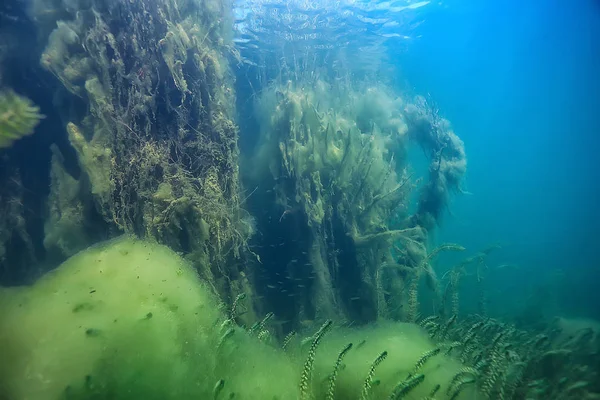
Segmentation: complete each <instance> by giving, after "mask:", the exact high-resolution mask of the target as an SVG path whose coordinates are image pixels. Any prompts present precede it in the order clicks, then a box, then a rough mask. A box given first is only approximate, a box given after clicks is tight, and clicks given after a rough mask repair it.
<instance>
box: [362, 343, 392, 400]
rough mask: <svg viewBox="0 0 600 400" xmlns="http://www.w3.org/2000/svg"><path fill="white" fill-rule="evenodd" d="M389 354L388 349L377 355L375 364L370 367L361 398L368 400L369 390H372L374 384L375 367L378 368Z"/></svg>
mask: <svg viewBox="0 0 600 400" xmlns="http://www.w3.org/2000/svg"><path fill="white" fill-rule="evenodd" d="M387 355H388V352H387V351H384V352H382V353H381V354H379V355H378V356H377V358H376V359H375V361H373V364H371V368H369V373H368V374H367V378H366V379H365V383H364V384H363V390H362V393H361V395H360V398H361V400H368V398H369V392H370V391H371V386H372V385H373V375H375V369H377V366H378V365H379V364H381V363H382V362H383V360H385V359H386V358H387Z"/></svg>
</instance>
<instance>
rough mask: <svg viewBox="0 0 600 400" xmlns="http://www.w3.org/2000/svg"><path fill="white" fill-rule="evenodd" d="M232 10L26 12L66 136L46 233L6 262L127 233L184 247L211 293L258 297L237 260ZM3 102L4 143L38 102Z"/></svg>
mask: <svg viewBox="0 0 600 400" xmlns="http://www.w3.org/2000/svg"><path fill="white" fill-rule="evenodd" d="M230 8H231V7H230V4H229V3H228V2H221V1H209V2H199V1H194V0H160V1H154V0H152V1H145V0H144V1H135V2H129V1H126V2H122V1H113V0H93V1H84V2H70V1H64V2H60V1H59V2H56V1H46V0H36V1H33V2H31V3H30V4H28V7H27V14H28V16H29V18H30V19H31V21H32V24H35V29H37V30H38V32H39V35H38V40H39V41H40V43H37V44H36V45H37V46H38V47H40V48H41V49H42V51H41V54H40V55H39V65H40V67H41V68H43V69H44V70H45V72H49V73H50V74H51V75H50V77H51V76H53V77H54V80H53V81H51V82H46V84H47V85H48V86H50V85H52V87H51V90H52V92H53V94H54V104H53V106H57V107H56V109H55V110H53V112H54V113H56V114H57V115H54V116H53V118H54V119H53V120H54V121H57V120H58V121H60V122H61V123H62V127H61V129H62V130H63V131H64V135H63V136H64V137H65V138H67V140H66V141H61V146H62V147H60V146H56V145H55V146H52V150H51V158H52V161H51V166H50V167H49V170H48V175H49V176H50V180H51V182H50V183H51V190H50V193H49V194H44V196H47V197H45V198H44V201H43V203H44V204H43V205H42V206H44V207H45V210H43V212H41V211H40V210H35V212H36V213H38V214H43V215H42V217H43V220H44V222H43V224H40V225H43V237H42V238H40V237H38V236H39V232H38V231H37V230H32V229H31V228H29V229H28V230H25V231H23V232H22V233H23V234H22V236H24V239H23V242H25V243H27V242H34V244H35V246H37V248H36V249H34V250H31V251H30V250H29V249H27V248H26V247H25V246H22V250H24V251H22V256H15V257H13V260H12V261H11V263H17V262H18V263H22V264H28V263H29V260H31V259H34V258H35V256H37V255H39V254H43V253H46V254H47V258H48V259H50V260H52V262H56V260H58V261H62V260H64V259H65V258H66V257H69V256H71V255H73V254H75V253H77V252H78V251H80V250H82V249H84V248H86V247H87V246H89V245H91V244H93V243H95V242H97V241H98V240H101V239H105V238H108V237H113V236H115V235H119V234H122V233H130V234H136V235H138V236H141V237H151V238H155V239H157V240H159V241H160V242H161V243H164V244H167V245H168V246H170V247H171V248H172V249H174V250H175V251H179V252H182V253H185V254H186V255H187V256H188V257H189V258H190V259H191V260H193V261H194V263H195V264H196V267H197V268H198V270H200V271H201V273H202V276H203V278H204V279H205V280H206V281H207V282H210V285H211V287H213V290H214V291H215V292H219V293H221V294H222V295H226V296H228V297H231V298H234V297H235V296H236V295H237V294H238V293H239V292H240V291H241V289H242V287H245V292H247V293H251V290H250V288H249V287H248V284H247V278H246V277H244V276H242V275H240V273H239V269H238V268H237V267H235V265H234V264H235V261H233V260H236V259H238V258H240V257H242V256H243V252H244V249H245V246H246V242H247V240H248V238H249V237H250V236H251V235H252V234H253V233H254V232H253V223H252V218H251V217H250V216H249V215H248V214H247V213H246V212H245V211H244V210H243V209H242V208H241V207H240V202H241V201H240V193H241V189H240V185H239V179H238V148H237V135H238V128H237V125H236V124H235V122H234V118H235V107H234V105H235V98H234V92H233V82H234V81H233V75H232V72H231V70H230V68H229V66H228V60H229V58H235V57H236V56H237V52H236V50H235V48H234V47H233V46H232V41H231V39H232V36H231V30H232V28H231V23H232V22H231V18H230V17H229V16H228V15H229V13H230V12H231V10H230ZM17 99H18V101H16V100H17ZM9 102H10V105H11V107H12V105H15V104H17V105H19V107H18V108H17V110H21V111H22V112H20V113H19V116H20V117H19V118H20V119H19V120H18V121H17V120H16V119H15V118H11V119H6V118H4V116H5V115H6V112H5V111H4V108H6V107H5V106H7V104H8V103H9ZM0 106H1V107H2V110H3V111H2V116H1V117H0V118H1V119H0V127H1V128H2V130H1V132H2V133H1V134H0V136H1V137H2V139H0V143H1V145H2V146H5V145H8V144H9V141H12V140H13V139H14V138H16V137H17V136H19V135H24V134H29V133H31V131H32V129H33V126H34V125H35V123H36V122H37V120H38V119H39V114H38V113H37V110H36V109H35V108H33V106H31V105H30V104H29V103H28V102H27V101H24V100H23V99H21V98H17V97H15V96H14V95H9V94H8V92H7V94H5V95H3V96H2V97H1V98H0ZM13 108H14V107H13ZM11 110H12V108H11ZM7 127H8V128H10V129H11V130H10V131H8V130H6V129H5V128H7ZM65 146H70V148H66V149H65ZM73 154H74V155H75V159H73ZM69 157H70V158H69ZM74 163H76V165H75V166H74V165H73V164H74ZM6 164H7V168H8V167H10V165H8V164H9V163H6ZM18 172H19V171H15V172H11V174H12V176H11V178H15V179H18ZM36 206H37V204H36ZM21 216H22V218H24V219H25V218H26V216H24V215H22V214H21ZM36 217H37V218H40V217H39V216H37V215H36ZM30 218H31V217H30ZM27 222H28V223H29V225H30V226H31V222H30V221H27ZM36 229H37V227H36ZM11 230H13V229H11V224H10V223H8V222H6V224H3V225H2V231H3V233H4V232H5V231H7V232H9V231H11ZM2 239H5V240H3V242H2V243H3V244H4V243H7V242H8V241H9V240H10V238H4V237H2ZM28 252H30V254H29V255H26V254H25V253H28Z"/></svg>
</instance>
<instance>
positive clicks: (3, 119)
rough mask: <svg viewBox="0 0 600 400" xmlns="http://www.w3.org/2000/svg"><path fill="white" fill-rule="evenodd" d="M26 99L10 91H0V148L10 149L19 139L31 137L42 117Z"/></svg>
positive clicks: (37, 109)
mask: <svg viewBox="0 0 600 400" xmlns="http://www.w3.org/2000/svg"><path fill="white" fill-rule="evenodd" d="M39 111H40V110H39V108H38V107H37V106H35V105H34V104H33V103H32V102H31V100H29V99H28V98H26V97H23V96H19V95H18V94H16V93H15V92H13V91H12V90H2V91H0V148H5V147H10V146H12V144H13V142H14V141H16V140H19V139H20V138H22V137H24V136H27V135H31V134H32V133H33V131H34V128H35V126H36V125H37V124H38V123H39V122H40V119H42V118H43V116H42V115H41V114H40V113H39Z"/></svg>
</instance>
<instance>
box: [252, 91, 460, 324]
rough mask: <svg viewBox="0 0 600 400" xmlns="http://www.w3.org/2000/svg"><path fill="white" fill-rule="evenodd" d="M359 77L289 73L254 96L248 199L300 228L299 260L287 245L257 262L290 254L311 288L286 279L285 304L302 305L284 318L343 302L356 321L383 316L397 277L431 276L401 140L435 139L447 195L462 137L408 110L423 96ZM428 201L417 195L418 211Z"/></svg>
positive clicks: (438, 176) (326, 311)
mask: <svg viewBox="0 0 600 400" xmlns="http://www.w3.org/2000/svg"><path fill="white" fill-rule="evenodd" d="M358 86H359V87H358V88H354V87H352V86H351V85H347V86H346V85H344V84H331V83H329V82H326V81H321V80H317V81H316V82H315V84H314V85H312V86H311V87H312V89H311V90H307V89H306V87H304V86H302V84H301V82H293V81H290V82H284V83H281V84H277V83H275V84H273V85H272V87H269V88H268V90H263V91H262V92H261V94H260V96H259V97H258V98H257V102H256V107H255V110H256V118H257V120H258V121H259V123H260V132H261V133H260V139H259V143H258V146H257V149H256V151H255V153H254V154H253V155H252V157H251V162H252V165H253V168H252V169H249V170H248V174H247V175H246V179H247V181H248V182H251V184H253V185H254V184H258V185H262V190H261V189H259V191H258V192H257V193H256V194H255V195H254V197H253V199H250V203H249V206H250V208H251V209H252V203H253V202H256V204H257V205H258V204H261V205H262V204H264V203H265V202H267V203H268V204H274V206H277V207H279V209H280V210H281V211H280V216H279V217H278V224H279V225H280V226H281V225H286V224H296V225H298V226H297V227H294V228H293V229H295V230H301V231H302V232H303V233H304V234H305V237H306V236H308V238H307V239H305V240H302V243H303V244H304V246H305V247H304V248H302V249H300V250H302V251H303V252H304V253H302V254H301V255H299V256H298V257H302V258H304V259H305V260H306V263H303V264H304V265H302V264H301V263H295V264H294V263H292V262H291V261H293V260H294V259H295V258H292V257H293V256H291V257H290V259H288V260H285V259H283V260H277V261H275V260H274V259H273V260H269V259H268V257H269V253H267V252H263V254H261V259H262V260H263V262H265V260H266V262H267V263H271V262H273V263H275V262H277V263H279V264H280V263H284V264H288V266H287V267H286V268H287V269H288V271H287V272H288V273H289V275H290V276H291V277H292V278H295V277H296V276H298V277H299V279H300V280H301V281H303V282H302V285H303V287H307V288H308V289H307V290H297V289H295V288H290V289H288V290H292V291H293V292H294V293H295V294H296V296H298V297H299V298H300V299H302V301H299V302H297V303H296V304H294V305H290V309H296V308H298V307H299V308H300V309H299V312H298V313H297V315H298V316H297V317H293V316H291V315H290V316H289V317H290V318H294V319H301V318H303V315H306V316H310V317H309V318H310V319H312V318H313V317H312V316H313V315H315V316H316V318H317V319H319V318H329V317H333V316H337V315H339V313H340V312H341V313H342V315H343V316H344V317H345V318H349V319H353V320H359V321H361V322H367V321H371V320H374V319H376V318H378V317H388V316H390V315H389V312H388V311H389V307H388V302H394V301H397V300H396V299H395V298H396V297H398V296H401V293H402V292H404V290H402V288H398V287H397V286H402V285H404V284H405V283H406V282H408V280H409V277H412V276H414V274H415V273H414V272H413V271H412V270H423V271H425V275H427V277H428V281H429V282H430V283H431V286H432V287H435V286H436V283H435V281H436V278H435V274H434V273H433V270H432V268H431V266H430V264H429V263H428V262H427V260H428V258H427V230H429V229H432V228H433V226H432V225H431V224H429V223H427V224H422V223H421V221H423V220H424V217H422V216H416V215H413V216H410V215H407V212H406V205H407V202H408V195H409V193H410V190H411V189H412V188H413V184H414V182H412V181H411V176H412V174H411V173H410V172H409V169H408V166H407V165H406V157H405V152H406V146H407V144H408V142H409V140H410V139H414V140H416V141H417V142H419V143H425V144H426V145H427V146H429V147H431V148H434V149H437V150H436V151H437V152H438V153H439V154H438V155H437V158H436V159H435V160H434V161H432V163H435V165H436V166H437V167H436V171H437V172H436V173H435V174H432V176H433V177H434V178H432V179H435V181H436V182H437V183H436V185H437V186H436V187H437V188H438V189H436V190H438V191H439V188H440V187H443V189H444V194H443V195H442V197H443V198H446V196H447V193H448V192H449V191H451V190H452V189H453V188H456V185H457V184H458V182H457V181H456V179H457V178H458V177H459V176H460V171H461V169H460V168H459V166H460V165H463V166H464V165H466V164H465V158H464V152H463V150H462V142H460V140H459V139H458V138H457V137H456V135H454V133H453V132H451V130H450V129H449V126H448V123H447V121H445V120H442V119H440V118H437V119H435V120H434V119H433V117H431V115H430V114H423V113H424V111H423V112H422V114H423V115H421V114H419V115H416V114H415V113H417V114H418V113H420V112H421V111H418V110H421V108H423V107H426V105H419V106H418V107H417V106H414V107H412V108H411V107H408V106H407V105H406V103H405V102H404V101H403V100H402V99H400V98H394V97H392V96H391V95H390V94H388V93H387V92H386V91H385V90H383V89H382V88H379V87H369V86H367V85H366V84H365V85H364V87H363V86H360V84H359V85H358ZM342 99H345V100H342ZM415 110H417V111H415ZM409 114H410V117H409ZM412 123H414V124H415V126H414V127H413V126H409V124H412ZM427 124H429V125H427ZM411 132H412V133H411ZM441 181H443V182H442V183H440V182H441ZM423 201H424V200H423ZM427 207H428V206H427V205H425V204H423V205H422V207H421V208H420V211H419V213H421V214H423V213H424V212H425V211H424V210H426V209H427ZM436 216H438V215H437V214H436ZM272 221H273V217H272V216H270V215H269V219H268V220H263V221H261V220H260V219H259V224H261V223H262V224H265V225H264V227H262V228H261V231H262V232H267V233H268V232H269V231H276V230H278V229H279V228H278V227H276V226H273V225H274V222H272ZM290 226H291V225H290ZM265 240H269V238H268V237H266V239H265ZM265 244H268V242H267V243H265ZM300 266H302V267H303V268H304V269H306V266H309V267H310V273H307V272H305V271H299V268H298V267H300ZM342 266H343V268H344V279H341V278H340V276H341V275H340V272H339V271H340V268H342ZM392 266H393V267H392ZM259 267H260V266H259ZM420 273H421V272H420V271H419V272H416V274H420ZM303 277H304V278H303ZM416 278H417V280H416V281H415V282H416V283H414V284H418V276H417V277H416ZM308 279H310V280H308ZM384 282H385V283H384ZM414 284H413V285H414ZM334 288H337V289H334ZM392 288H394V290H392ZM396 289H398V290H396ZM386 293H387V294H386ZM304 299H306V300H307V301H304ZM286 301H287V302H291V300H289V299H286ZM415 305H416V303H415ZM394 308H395V309H397V307H394ZM413 308H414V307H413ZM394 317H396V318H398V317H399V316H398V315H395V316H394ZM286 318H288V316H286Z"/></svg>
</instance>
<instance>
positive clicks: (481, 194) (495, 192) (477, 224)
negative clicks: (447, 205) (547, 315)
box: [390, 0, 600, 311]
mask: <svg viewBox="0 0 600 400" xmlns="http://www.w3.org/2000/svg"><path fill="white" fill-rule="evenodd" d="M445 5H446V6H445V7H437V8H436V7H431V8H430V9H429V10H428V13H427V15H426V17H425V19H426V22H425V23H424V24H422V25H421V26H420V27H419V35H420V37H419V38H418V39H417V40H414V41H413V42H412V43H411V45H410V46H409V48H408V49H407V50H405V51H395V50H394V49H393V48H392V49H390V52H391V53H392V54H394V56H393V57H394V58H395V59H396V60H398V61H397V62H398V64H399V65H401V70H402V71H401V73H402V77H403V79H405V80H406V81H407V84H408V85H410V86H411V87H413V88H414V90H415V91H416V92H420V93H430V94H431V96H432V97H433V98H434V99H435V100H436V102H437V103H438V105H439V107H440V109H441V110H442V112H443V113H444V115H445V116H446V117H447V118H448V119H450V120H451V121H452V123H453V126H454V127H455V129H456V131H457V133H458V134H459V135H460V137H461V138H462V139H463V140H464V142H465V146H466V150H467V155H468V159H469V168H468V173H467V174H468V176H467V179H466V182H465V183H466V186H465V188H466V190H468V191H469V192H471V193H472V195H468V196H459V197H457V198H456V199H455V201H454V204H453V206H452V208H451V211H452V213H453V214H454V216H453V217H450V218H447V220H446V223H445V224H444V226H443V227H442V229H441V231H440V234H439V240H440V241H456V242H459V243H461V244H463V245H464V246H465V247H467V249H475V250H476V249H481V248H484V247H485V246H487V245H488V244H489V243H491V242H494V241H498V242H500V243H501V244H502V245H503V249H502V250H501V251H499V252H498V253H497V255H496V257H497V262H498V263H504V262H509V263H515V264H518V265H519V267H520V270H517V272H513V273H511V274H508V275H507V274H498V279H499V280H500V281H496V282H494V283H493V285H494V287H495V288H496V292H497V293H498V294H499V295H500V296H502V293H504V298H505V299H506V298H507V297H506V290H507V289H510V290H511V293H512V294H513V296H517V298H519V299H522V297H520V296H519V294H520V295H522V296H526V295H527V293H526V290H527V288H528V287H530V286H532V285H533V284H535V283H536V282H538V281H544V280H545V279H552V277H553V276H558V275H556V270H557V269H560V270H563V272H564V275H567V276H570V277H571V279H572V282H568V283H569V284H570V287H564V286H563V287H562V290H565V289H566V292H567V293H568V295H567V296H565V297H567V298H565V299H563V300H564V301H563V302H562V305H561V306H562V307H568V305H567V304H566V303H569V304H572V306H573V308H580V306H582V305H584V304H588V305H590V307H587V309H588V310H591V309H595V306H594V305H593V302H592V301H593V300H594V297H590V296H593V295H594V292H595V290H596V288H595V286H596V284H597V282H600V272H599V271H600V268H599V267H600V258H599V252H598V243H599V239H600V231H599V229H600V228H599V227H600V211H599V209H598V205H599V204H600V202H599V200H600V189H599V188H600V168H599V167H600V162H599V161H598V157H599V154H598V149H599V148H600V147H599V146H600V121H599V119H598V110H599V109H600V74H599V72H600V3H598V2H593V1H591V0H589V1H588V0H576V1H572V2H559V1H555V0H551V1H544V2H542V1H532V0H529V1H504V2H494V3H492V2H474V1H472V2H458V1H457V2H446V4H445ZM560 276H563V275H560ZM561 280H564V277H563V278H561ZM567 286H568V285H567ZM515 289H517V290H516V291H515ZM573 291H575V292H573ZM574 293H575V294H574ZM509 298H510V296H509ZM595 299H596V300H598V297H595ZM579 303H584V304H579ZM516 307H518V302H517V304H516ZM569 311H573V310H569Z"/></svg>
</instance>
